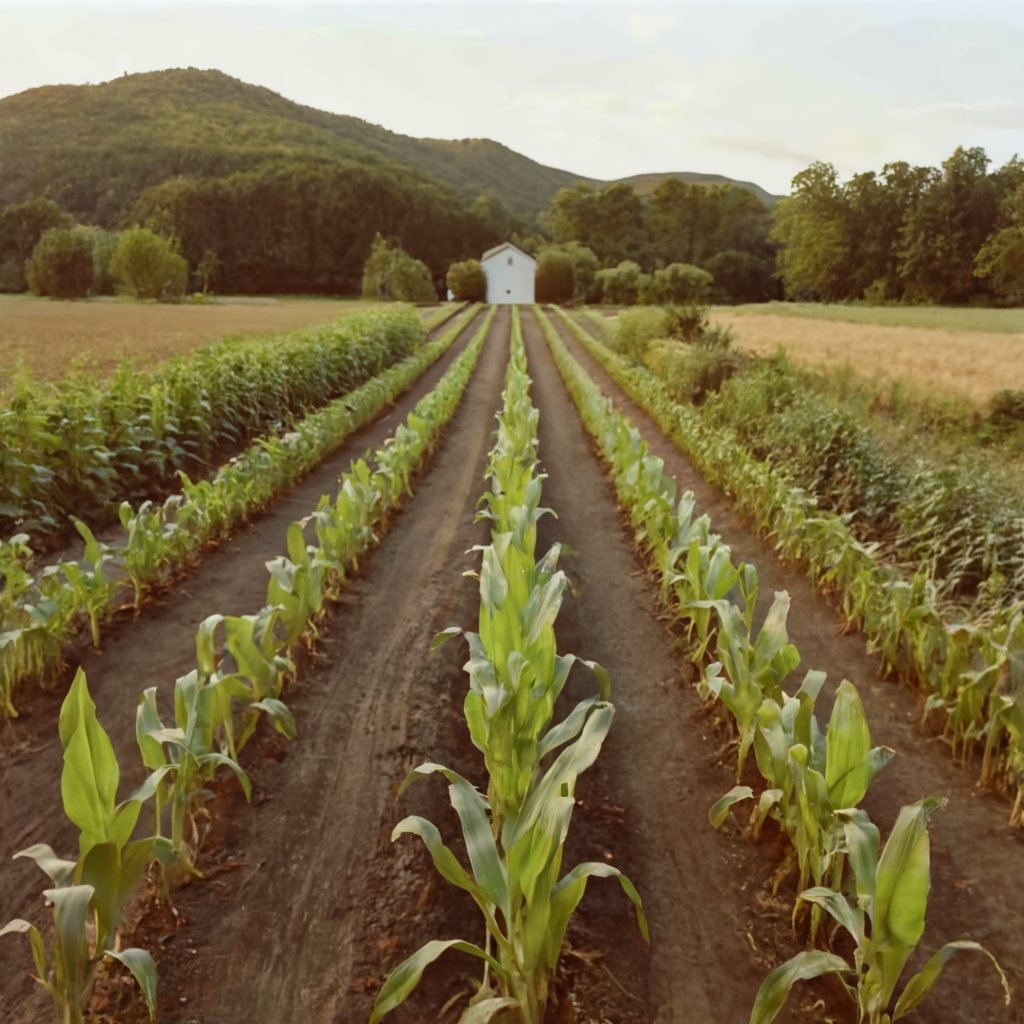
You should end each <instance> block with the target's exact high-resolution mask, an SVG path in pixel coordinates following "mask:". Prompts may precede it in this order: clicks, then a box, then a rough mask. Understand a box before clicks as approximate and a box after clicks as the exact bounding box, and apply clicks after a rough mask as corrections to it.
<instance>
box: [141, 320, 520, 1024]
mask: <svg viewBox="0 0 1024 1024" xmlns="http://www.w3.org/2000/svg"><path fill="white" fill-rule="evenodd" d="M508 328H509V317H508V313H507V312H502V313H499V316H498V318H497V319H496V321H495V326H494V327H493V328H492V332H491V335H490V337H489V339H488V342H487V344H486V345H485V347H484V350H483V352H482V353H481V357H480V363H479V364H478V367H477V370H476V373H475V374H474V377H473V379H472V380H471V382H470V384H469V386H468V388H467V391H466V394H465V396H464V398H463V401H462V404H461V406H460V408H459V410H458V412H457V413H456V415H455V416H454V417H453V419H452V421H451V423H450V424H449V426H448V428H447V429H446V432H445V436H444V438H443V440H442V442H441V444H440V446H439V448H438V450H437V452H436V454H435V457H434V460H433V462H432V464H431V466H430V468H429V471H428V472H427V473H426V474H425V475H424V476H423V478H422V479H420V480H419V481H418V482H417V484H416V494H415V497H414V498H413V499H411V500H410V501H409V503H408V504H407V506H406V508H405V509H404V511H402V512H401V513H400V515H399V518H398V519H397V521H396V522H395V523H394V524H393V525H392V528H391V530H390V531H389V534H388V537H387V538H386V540H385V542H384V543H383V544H382V545H381V547H380V548H379V549H378V550H377V551H376V552H375V553H374V554H373V555H372V556H371V558H370V559H368V560H367V564H366V565H365V566H364V567H363V572H362V574H361V576H360V577H359V579H358V580H356V581H355V583H354V585H353V586H352V588H351V589H350V590H349V591H348V592H347V594H346V597H345V600H344V602H343V606H342V608H341V609H340V610H339V611H337V612H336V613H335V614H333V615H332V616H331V617H330V618H329V620H328V625H327V635H326V637H325V639H324V642H323V643H322V644H321V646H320V648H319V655H318V658H317V661H318V662H319V664H318V665H315V666H312V667H311V668H310V669H309V670H308V671H307V672H306V673H304V674H303V676H302V677H301V679H300V683H299V686H298V688H297V690H298V692H294V693H293V694H292V695H291V700H290V703H291V706H292V708H293V710H294V712H295V714H296V718H297V720H298V723H299V739H298V741H297V743H296V744H295V745H294V747H292V748H290V749H289V750H288V753H287V758H286V761H285V763H284V764H283V765H273V766H270V767H269V768H268V769H267V770H264V766H262V765H257V766H256V768H255V775H254V782H255V783H256V785H257V787H258V789H259V792H260V800H259V801H258V803H257V805H256V806H255V807H253V808H251V809H249V808H246V807H245V806H244V804H243V803H242V801H241V800H239V799H237V798H235V799H233V800H232V809H231V810H230V811H229V814H230V817H225V818H224V819H223V821H222V825H223V827H221V828H220V829H219V832H221V833H222V835H223V838H222V839H221V842H220V843H219V844H218V846H217V848H216V850H212V849H211V855H214V856H216V858H217V860H218V861H219V862H222V863H233V862H235V861H237V860H238V859H239V858H241V859H244V860H245V862H246V863H245V865H244V866H243V867H242V869H241V871H240V872H239V873H238V874H237V875H235V876H233V878H232V881H231V882H230V883H229V884H228V886H227V887H225V889H224V891H221V890H220V888H219V887H218V886H217V884H216V883H214V885H212V886H211V885H204V884H202V883H199V884H196V885H194V886H190V887H188V888H187V889H185V890H183V891H182V892H181V893H180V894H179V895H178V896H177V898H176V904H177V906H178V908H179V910H180V912H181V914H182V915H183V917H184V918H185V919H186V920H187V924H186V926H185V927H184V928H183V929H182V930H181V931H180V932H179V933H178V934H177V935H175V937H174V939H173V940H172V944H173V945H174V946H175V947H177V948H176V949H175V950H174V951H171V952H169V953H168V955H167V957H166V958H165V959H164V961H163V962H161V963H160V967H161V984H162V987H163V997H162V998H163V1005H164V1006H165V1007H166V1009H165V1011H164V1013H163V1014H162V1016H161V1020H162V1021H163V1022H164V1024H195V1022H201V1024H250V1022H252V1021H254V1020H255V1021H258V1022H260V1024H276V1022H281V1024H285V1022H289V1024H290V1022H292V1021H295V1022H298V1021H301V1022H302V1024H348V1022H353V1024H354V1022H356V1021H365V1020H366V1019H367V1018H368V1016H369V1012H370V1008H371V1006H372V1000H373V997H374V995H375V988H376V982H377V981H379V979H380V978H381V977H382V976H383V974H384V973H385V972H386V971H387V970H388V969H390V968H391V967H393V966H394V965H396V964H397V963H398V962H399V961H400V960H401V959H404V958H405V956H407V955H408V954H409V953H411V952H413V950H414V949H416V948H417V947H418V946H419V945H421V944H422V943H423V942H424V941H426V940H427V939H430V938H436V937H439V936H440V937H443V936H446V935H451V934H466V933H467V930H468V929H469V928H472V929H473V931H469V934H470V935H471V936H472V937H476V924H475V919H474V917H473V914H472V904H471V903H470V902H469V901H468V897H464V894H461V893H457V892H456V891H455V890H453V889H451V888H450V887H448V886H447V885H446V883H444V882H442V881H441V880H440V879H436V878H435V873H434V869H433V867H432V866H431V865H430V861H429V858H428V857H427V856H426V854H425V852H424V851H423V849H422V844H421V843H419V842H418V841H417V840H415V839H413V838H405V839H403V840H402V841H400V842H398V843H395V844H392V843H391V842H390V833H391V830H392V829H393V827H394V825H395V824H396V823H397V822H398V821H399V820H400V818H402V817H404V816H405V815H406V814H410V813H419V814H424V815H426V816H427V817H429V818H430V819H431V820H433V821H435V822H437V823H438V825H439V827H440V828H441V830H442V833H443V834H445V835H446V836H450V835H451V833H452V831H453V828H452V822H453V812H452V811H451V809H450V807H449V806H448V803H447V798H446V789H445V787H444V786H443V785H436V786H435V785H432V784H431V783H430V782H426V783H423V784H421V785H419V786H415V787H413V789H412V790H411V791H410V792H409V794H408V795H407V796H404V797H403V798H402V800H401V801H400V802H398V803H396V801H395V799H394V795H395V791H396V788H397V786H398V784H399V782H400V781H401V780H402V779H403V778H404V777H405V775H406V774H407V772H408V771H409V770H410V769H411V768H413V767H415V766H416V765H417V764H420V763H421V762H423V761H425V760H439V761H441V762H442V763H446V764H450V765H452V766H453V767H455V768H456V769H457V770H461V771H463V772H465V773H466V774H470V775H471V774H472V768H473V767H474V766H475V765H476V762H478V761H479V756H478V755H475V754H474V753H473V752H472V748H471V747H470V746H469V741H468V736H467V735H466V730H465V725H464V722H463V719H462V711H461V705H462V700H461V695H462V693H463V692H464V689H465V685H466V684H465V674H464V673H463V671H462V667H461V666H462V663H463V661H464V660H465V654H464V648H463V646H462V645H460V644H459V643H457V642H452V643H450V644H449V645H447V646H446V647H444V648H442V649H441V651H439V652H436V653H434V654H431V653H429V644H430V641H431V639H432V638H433V637H434V636H435V635H436V633H437V632H439V631H440V630H441V629H443V628H444V627H446V626H448V625H451V624H452V623H453V622H455V623H460V624H469V623H473V622H474V621H475V616H476V609H477V605H478V597H477V593H476V589H475V587H474V586H473V584H472V583H470V582H469V581H467V580H465V579H464V578H463V577H462V575H461V572H462V570H463V569H466V568H470V567H471V566H472V565H473V563H474V556H473V555H468V554H467V550H468V549H469V548H471V547H472V546H473V545H474V544H478V543H481V542H483V541H485V540H486V537H487V528H486V525H485V524H481V523H477V522H475V521H474V516H475V511H476V503H477V497H478V495H479V494H480V492H481V491H482V490H483V473H484V469H485V465H486V455H487V451H488V450H489V448H490V446H491V443H492V442H491V429H492V426H493V417H494V414H495V413H496V412H497V410H498V408H499V406H500V392H501V386H502V380H503V376H504V371H505V365H506V362H507V355H508ZM235 808H237V809H235ZM460 897H462V898H461V899H460ZM193 950H195V951H196V952H195V954H194V956H193V955H192V951H193ZM452 965H454V966H452ZM452 965H450V966H449V969H448V971H447V972H446V971H445V970H444V969H441V970H440V971H439V972H436V973H435V974H434V975H433V976H431V975H430V974H428V980H427V981H426V982H425V984H424V986H421V992H419V993H417V996H416V998H415V1001H414V1002H413V1003H412V1004H411V1008H408V1009H404V1010H402V1011H399V1012H396V1013H395V1014H394V1015H393V1016H392V1018H390V1019H393V1020H394V1021H396V1024H397V1022H400V1021H405V1022H411V1021H422V1020H425V1019H434V1017H433V1016H428V1015H427V1013H426V1012H425V1009H426V1008H427V1007H428V1006H429V1007H432V1008H433V1010H434V1012H435V1013H436V1011H437V1009H438V1008H439V1007H440V1006H441V1005H443V1003H444V1002H445V1001H447V999H448V998H449V996H450V995H451V994H452V991H453V990H454V989H457V988H458V987H459V985H460V984H461V983H460V979H459V978H458V970H461V969H462V968H463V967H464V966H465V963H464V962H460V960H459V958H458V957H455V958H453V961H452Z"/></svg>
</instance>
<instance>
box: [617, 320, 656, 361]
mask: <svg viewBox="0 0 1024 1024" xmlns="http://www.w3.org/2000/svg"><path fill="white" fill-rule="evenodd" d="M667 336H668V318H667V317H666V315H665V311H664V310H663V309H657V308H655V307H645V308H642V309H630V310H627V311H626V312H625V313H622V314H620V316H619V325H618V330H616V332H615V335H614V337H613V338H612V348H613V349H614V350H615V351H616V352H618V353H619V354H620V355H623V356H625V357H626V358H627V359H632V360H633V362H634V363H641V362H643V360H644V354H645V353H646V351H647V346H648V345H649V344H650V343H651V342H652V341H655V340H656V339H658V338H665V337H667Z"/></svg>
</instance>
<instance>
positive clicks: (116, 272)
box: [110, 228, 188, 300]
mask: <svg viewBox="0 0 1024 1024" xmlns="http://www.w3.org/2000/svg"><path fill="white" fill-rule="evenodd" d="M110 273H111V276H112V277H113V278H114V281H115V282H116V284H117V286H118V290H119V291H122V292H124V293H126V294H128V295H131V296H133V297H134V298H136V299H164V300H167V299H177V298H180V297H181V296H182V295H184V294H185V288H186V286H187V284H188V264H187V263H186V262H185V260H184V258H183V257H182V256H181V255H179V253H178V251H177V246H176V245H175V243H174V242H173V241H172V240H171V239H170V238H165V237H163V236H162V235H158V234H156V233H155V232H153V231H150V230H149V228H132V229H130V230H129V231H125V232H124V233H123V234H122V235H121V237H120V238H119V239H118V242H117V246H116V248H115V249H114V254H113V256H112V257H111V259H110Z"/></svg>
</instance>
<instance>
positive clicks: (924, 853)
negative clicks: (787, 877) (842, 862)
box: [750, 797, 1010, 1024]
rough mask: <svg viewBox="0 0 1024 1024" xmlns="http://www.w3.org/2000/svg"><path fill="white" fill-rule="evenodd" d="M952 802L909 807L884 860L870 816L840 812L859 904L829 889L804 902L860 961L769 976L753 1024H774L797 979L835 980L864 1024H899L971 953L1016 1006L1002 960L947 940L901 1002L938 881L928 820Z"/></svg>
mask: <svg viewBox="0 0 1024 1024" xmlns="http://www.w3.org/2000/svg"><path fill="white" fill-rule="evenodd" d="M944 803H945V801H943V800H938V799H935V798H931V797H929V798H927V799H924V800H919V801H918V802H917V803H915V804H911V805H909V806H907V807H904V808H902V809H901V811H900V813H899V816H898V817H897V819H896V825H895V827H894V828H893V830H892V834H891V835H890V836H889V839H888V841H887V842H886V844H885V848H884V849H883V850H882V853H881V855H879V852H878V850H879V833H878V829H877V827H876V826H875V825H874V824H872V823H871V821H870V820H869V819H868V817H867V815H866V814H865V813H864V811H862V810H845V811H840V812H838V813H839V816H840V817H841V818H842V819H843V822H844V830H845V833H846V843H847V847H848V849H849V852H850V864H851V866H852V867H853V874H854V881H855V889H856V900H855V902H854V903H852V904H851V903H850V902H849V901H848V900H847V898H846V897H845V896H843V895H842V893H840V892H837V891H836V890H834V889H830V888H826V887H822V886H817V887H815V888H812V889H808V890H806V891H805V892H803V893H801V896H800V899H802V900H805V901H807V902H809V903H813V904H815V905H816V906H819V907H821V908H822V909H823V910H824V911H826V912H827V913H828V914H829V915H830V916H831V917H832V918H833V919H834V920H835V922H836V924H837V925H838V926H839V927H840V928H842V929H843V930H844V931H845V932H847V933H848V934H849V936H850V938H851V939H852V941H853V943H854V951H853V963H852V964H849V963H847V962H846V961H845V960H844V959H843V958H842V957H839V956H836V955H835V954H833V953H823V952H820V951H806V952H803V953H798V954H797V955H796V956H795V957H792V958H791V959H790V960H788V961H786V963H784V964H782V965H781V966H779V967H776V968H775V970H773V971H772V972H771V973H770V974H769V975H768V977H767V978H765V980H764V982H763V983H762V985H761V988H760V990H759V991H758V993H757V998H756V999H755V1001H754V1008H753V1010H752V1012H751V1015H750V1024H770V1022H771V1021H773V1020H774V1019H775V1017H776V1016H777V1014H778V1013H779V1011H780V1010H781V1009H782V1006H783V1004H784V1003H785V1001H786V997H787V996H788V995H789V992H790V989H791V988H792V987H793V985H794V984H795V983H796V982H797V981H803V980H807V979H810V978H817V977H820V976H822V975H825V974H835V975H836V976H837V977H838V978H839V980H840V981H841V982H842V984H843V987H844V988H845V989H846V991H847V993H848V994H849V996H850V998H851V999H852V1000H853V1001H854V1002H855V1003H856V1005H857V1012H858V1020H859V1021H860V1024H895V1022H896V1021H898V1020H902V1019H903V1018H904V1017H906V1016H907V1015H908V1014H910V1013H911V1011H913V1010H914V1009H916V1008H917V1006H918V1005H919V1004H920V1003H921V1002H922V1001H923V1000H924V998H925V997H926V996H927V995H928V993H929V992H930V991H931V989H932V987H933V986H934V985H935V982H936V981H938V979H939V977H940V976H941V974H942V971H943V969H944V967H945V965H946V964H947V963H948V962H949V960H950V959H951V958H952V957H954V956H956V955H957V954H959V953H966V952H972V953H981V954H983V955H984V956H986V957H988V959H989V960H990V961H991V963H992V965H993V966H994V967H995V969H996V971H997V972H998V974H999V979H1000V981H1001V982H1002V985H1003V990H1004V991H1005V993H1006V1002H1007V1003H1009V1001H1010V988H1009V985H1008V983H1007V981H1006V976H1005V974H1003V970H1002V968H1001V967H1000V966H999V963H998V961H997V960H996V959H995V957H994V956H992V954H991V953H990V952H989V951H988V950H987V949H985V948H984V947H983V946H980V945H979V944H978V943H977V942H972V941H970V940H967V939H960V940H957V941H954V942H947V943H946V944H945V945H944V946H942V947H941V948H940V949H939V950H938V951H937V952H935V953H934V954H932V956H931V957H930V958H929V960H928V961H927V963H926V964H925V965H924V967H922V968H921V970H919V971H918V972H917V973H916V974H914V975H912V976H911V977H910V978H908V979H907V980H906V982H904V984H903V986H902V988H901V989H900V991H899V995H898V996H897V987H898V986H899V984H900V980H901V978H902V975H903V972H904V969H905V968H906V965H907V962H908V961H909V960H910V957H911V956H912V955H913V953H914V951H915V950H916V949H917V946H918V943H919V942H920V940H921V935H922V934H923V932H924V922H925V912H926V910H927V906H928V890H929V887H930V882H931V879H930V846H929V838H928V828H927V819H928V816H929V815H930V814H931V813H932V811H934V810H935V809H936V808H937V807H941V806H942V805H943V804H944ZM894 998H895V1005H893V1000H894Z"/></svg>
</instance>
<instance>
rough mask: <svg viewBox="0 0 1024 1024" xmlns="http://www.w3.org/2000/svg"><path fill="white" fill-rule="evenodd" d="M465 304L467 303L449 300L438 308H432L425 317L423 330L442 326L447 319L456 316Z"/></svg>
mask: <svg viewBox="0 0 1024 1024" xmlns="http://www.w3.org/2000/svg"><path fill="white" fill-rule="evenodd" d="M465 305H466V303H464V302H447V303H445V304H444V305H442V306H439V307H438V308H437V309H434V310H431V311H430V313H428V314H427V315H426V316H425V317H423V320H422V323H423V330H425V331H427V332H429V331H432V330H433V329H434V328H435V327H440V326H441V324H443V323H444V322H445V321H446V320H450V319H451V318H452V317H454V316H455V314H456V313H458V311H459V310H460V309H462V308H463V307H464V306H465Z"/></svg>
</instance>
